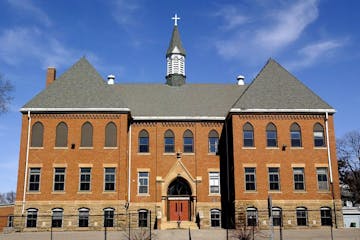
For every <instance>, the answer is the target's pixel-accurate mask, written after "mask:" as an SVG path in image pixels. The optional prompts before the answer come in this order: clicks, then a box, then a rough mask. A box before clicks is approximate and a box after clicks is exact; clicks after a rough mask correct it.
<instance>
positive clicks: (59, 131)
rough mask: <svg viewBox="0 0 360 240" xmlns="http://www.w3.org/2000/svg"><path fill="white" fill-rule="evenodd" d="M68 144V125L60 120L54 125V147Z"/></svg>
mask: <svg viewBox="0 0 360 240" xmlns="http://www.w3.org/2000/svg"><path fill="white" fill-rule="evenodd" d="M67 144H68V126H67V125H66V123H64V122H61V123H59V124H58V125H57V126H56V137H55V147H67Z"/></svg>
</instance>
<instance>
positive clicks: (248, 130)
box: [243, 123, 254, 147]
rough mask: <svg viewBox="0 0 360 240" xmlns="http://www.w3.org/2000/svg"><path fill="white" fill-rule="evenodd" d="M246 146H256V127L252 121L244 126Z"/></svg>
mask: <svg viewBox="0 0 360 240" xmlns="http://www.w3.org/2000/svg"><path fill="white" fill-rule="evenodd" d="M243 138H244V147H253V146H254V127H253V126H252V125H251V124H250V123H245V125H244V126H243Z"/></svg>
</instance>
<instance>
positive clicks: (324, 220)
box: [320, 207, 332, 226]
mask: <svg viewBox="0 0 360 240" xmlns="http://www.w3.org/2000/svg"><path fill="white" fill-rule="evenodd" d="M320 216H321V226H331V225H332V216H331V208H329V207H321V208H320Z"/></svg>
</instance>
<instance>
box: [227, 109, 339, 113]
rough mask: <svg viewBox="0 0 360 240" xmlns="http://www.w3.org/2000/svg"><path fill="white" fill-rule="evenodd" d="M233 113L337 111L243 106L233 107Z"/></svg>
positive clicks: (332, 110) (331, 110)
mask: <svg viewBox="0 0 360 240" xmlns="http://www.w3.org/2000/svg"><path fill="white" fill-rule="evenodd" d="M230 112H231V113H234V112H245V113H250V112H255V113H260V112H285V113H298V112H301V113H326V112H327V113H335V112H336V110H335V109H302V108H294V109H281V108H253V109H241V108H232V109H230Z"/></svg>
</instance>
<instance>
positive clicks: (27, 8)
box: [8, 0, 52, 26]
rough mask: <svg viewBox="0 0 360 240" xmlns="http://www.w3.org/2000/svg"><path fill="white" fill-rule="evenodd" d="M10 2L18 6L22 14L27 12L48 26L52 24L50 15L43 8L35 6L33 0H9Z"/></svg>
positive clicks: (15, 6)
mask: <svg viewBox="0 0 360 240" xmlns="http://www.w3.org/2000/svg"><path fill="white" fill-rule="evenodd" d="M8 3H9V4H10V5H11V6H12V7H14V8H16V9H17V10H18V12H19V13H20V14H21V15H24V14H26V13H27V14H28V15H31V16H32V17H35V18H37V19H38V21H39V22H41V23H43V24H45V25H46V26H51V25H52V21H51V20H50V18H49V16H48V15H47V14H46V13H45V12H44V11H43V10H42V9H40V8H39V7H37V6H35V4H34V3H33V2H32V1H31V0H8Z"/></svg>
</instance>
